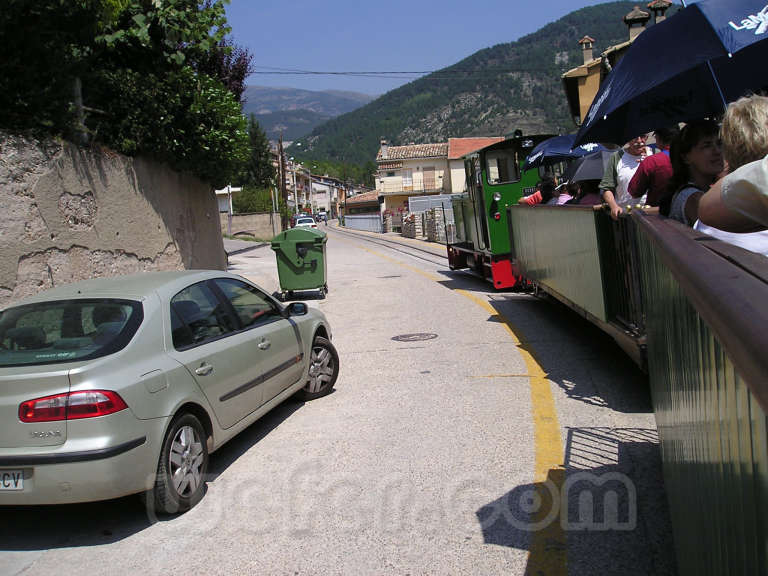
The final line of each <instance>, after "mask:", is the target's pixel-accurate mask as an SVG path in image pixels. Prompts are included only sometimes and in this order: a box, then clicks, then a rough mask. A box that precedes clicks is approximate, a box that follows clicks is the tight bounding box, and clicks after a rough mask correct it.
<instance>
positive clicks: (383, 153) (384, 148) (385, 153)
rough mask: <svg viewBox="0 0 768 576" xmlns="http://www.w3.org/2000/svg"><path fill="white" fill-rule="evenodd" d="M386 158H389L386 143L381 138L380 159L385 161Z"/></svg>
mask: <svg viewBox="0 0 768 576" xmlns="http://www.w3.org/2000/svg"><path fill="white" fill-rule="evenodd" d="M387 158H389V150H388V146H387V141H386V140H384V139H383V138H382V139H381V159H382V160H386V159H387Z"/></svg>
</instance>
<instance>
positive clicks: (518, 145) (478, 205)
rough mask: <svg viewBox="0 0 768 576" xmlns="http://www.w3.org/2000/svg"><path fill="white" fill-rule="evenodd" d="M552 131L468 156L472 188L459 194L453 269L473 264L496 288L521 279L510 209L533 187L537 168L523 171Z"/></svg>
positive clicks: (450, 255) (468, 179) (451, 245)
mask: <svg viewBox="0 0 768 576" xmlns="http://www.w3.org/2000/svg"><path fill="white" fill-rule="evenodd" d="M550 137H551V136H550V135H533V136H522V135H517V134H516V135H515V136H514V137H512V138H507V139H505V140H503V141H501V142H498V143H495V144H492V145H490V146H487V147H485V148H482V149H480V150H477V151H475V152H472V153H470V154H468V155H466V156H465V157H464V170H465V175H466V182H467V192H466V193H465V194H462V195H461V196H459V197H457V198H454V200H453V202H452V204H453V212H454V222H455V241H454V242H452V243H449V244H448V263H449V266H450V268H451V269H452V270H458V269H462V268H470V269H472V270H474V271H475V272H476V273H478V274H480V275H481V276H483V277H484V278H487V279H489V280H491V282H492V283H493V285H494V287H496V288H499V289H501V288H514V287H515V286H516V285H518V284H519V282H520V280H521V279H520V276H519V274H518V273H517V272H516V270H515V267H514V265H513V262H512V260H511V254H510V252H511V247H510V243H509V229H508V224H507V210H506V208H507V207H508V206H510V205H511V204H514V203H517V201H518V200H519V199H520V197H521V196H523V195H524V194H528V193H530V192H531V191H533V189H534V187H535V186H536V182H537V181H538V171H537V170H530V171H527V172H523V171H522V166H523V163H524V162H525V158H526V156H527V155H528V154H529V153H530V152H531V150H533V148H534V147H535V146H536V145H537V144H538V143H539V142H541V141H543V140H546V139H547V138H550Z"/></svg>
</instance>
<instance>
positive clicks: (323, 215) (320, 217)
mask: <svg viewBox="0 0 768 576" xmlns="http://www.w3.org/2000/svg"><path fill="white" fill-rule="evenodd" d="M317 221H318V222H327V221H328V213H327V212H325V211H322V212H318V213H317Z"/></svg>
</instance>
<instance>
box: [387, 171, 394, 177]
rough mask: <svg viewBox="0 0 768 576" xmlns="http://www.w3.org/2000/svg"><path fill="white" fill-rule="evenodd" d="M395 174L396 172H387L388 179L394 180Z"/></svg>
mask: <svg viewBox="0 0 768 576" xmlns="http://www.w3.org/2000/svg"><path fill="white" fill-rule="evenodd" d="M394 176H395V173H394V172H387V178H394Z"/></svg>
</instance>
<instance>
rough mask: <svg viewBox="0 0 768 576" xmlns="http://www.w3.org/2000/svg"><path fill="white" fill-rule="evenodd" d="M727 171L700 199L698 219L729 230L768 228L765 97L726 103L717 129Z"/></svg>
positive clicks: (767, 107)
mask: <svg viewBox="0 0 768 576" xmlns="http://www.w3.org/2000/svg"><path fill="white" fill-rule="evenodd" d="M720 135H721V137H722V140H723V152H724V154H725V159H726V161H727V162H728V166H729V169H730V173H729V174H728V175H726V176H725V178H723V179H721V180H719V181H718V182H716V183H715V185H714V186H712V188H711V189H710V190H709V191H708V192H707V193H706V194H704V196H703V197H702V199H701V202H700V203H699V219H700V220H701V221H702V222H703V223H704V224H708V225H710V226H716V227H717V228H720V229H721V230H727V231H729V232H737V233H738V232H754V231H755V230H763V229H765V228H768V98H767V97H765V96H750V97H746V98H740V99H739V100H737V101H736V102H733V103H731V104H730V105H729V106H728V110H727V111H726V113H725V116H724V118H723V126H722V128H721V130H720Z"/></svg>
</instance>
